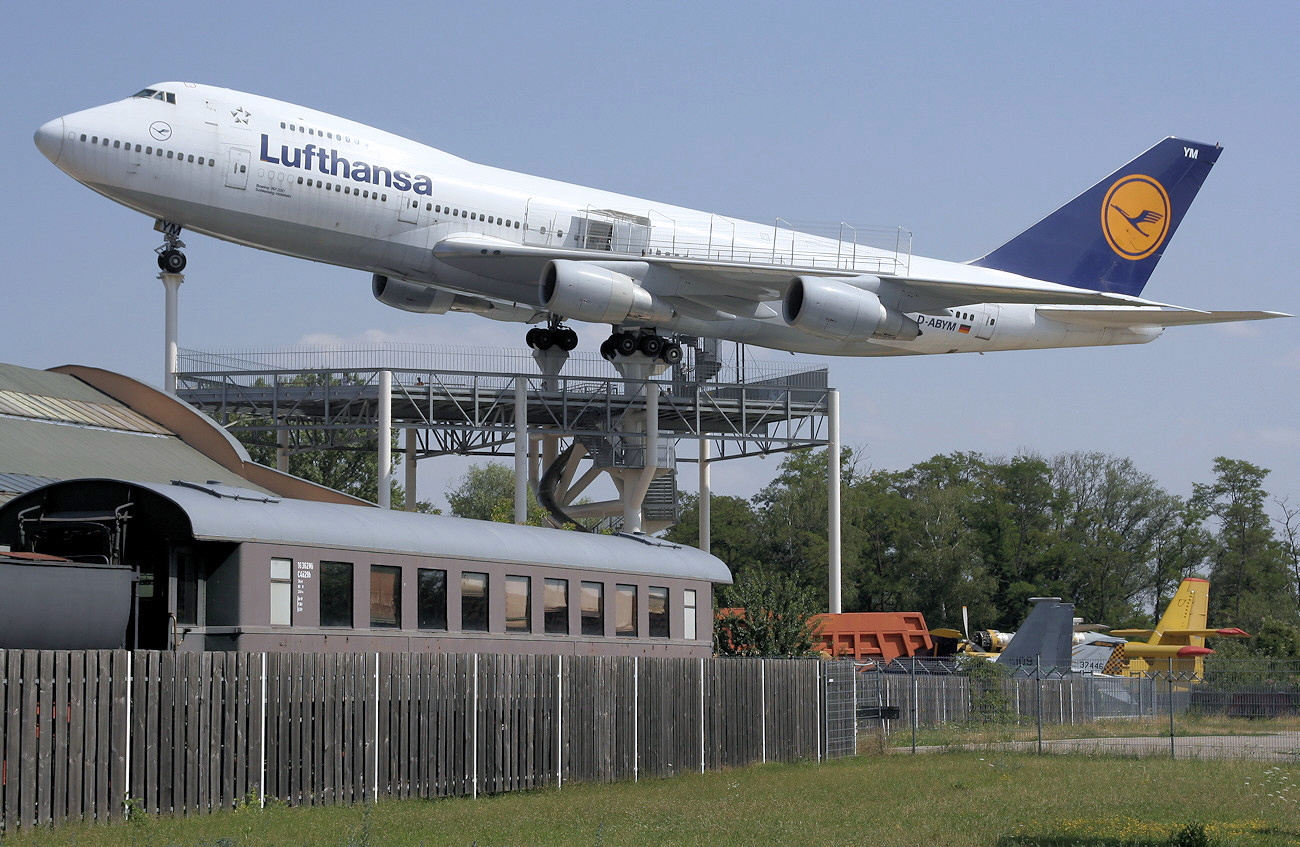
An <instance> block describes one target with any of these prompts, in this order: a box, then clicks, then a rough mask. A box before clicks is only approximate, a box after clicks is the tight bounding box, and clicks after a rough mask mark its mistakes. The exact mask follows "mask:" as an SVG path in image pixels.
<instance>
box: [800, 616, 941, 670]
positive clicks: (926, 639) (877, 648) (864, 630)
mask: <svg viewBox="0 0 1300 847" xmlns="http://www.w3.org/2000/svg"><path fill="white" fill-rule="evenodd" d="M812 623H813V625H814V626H817V627H820V629H821V641H822V646H821V652H822V653H823V654H824V655H826V656H829V657H830V658H833V659H879V660H881V661H882V662H890V661H892V660H894V659H897V658H899V657H900V656H901V657H912V656H929V655H933V652H934V641H933V640H932V639H931V638H930V631H929V628H928V627H927V626H926V625H925V615H923V614H921V613H920V612H841V613H839V614H824V615H815V616H814V617H813V618H812Z"/></svg>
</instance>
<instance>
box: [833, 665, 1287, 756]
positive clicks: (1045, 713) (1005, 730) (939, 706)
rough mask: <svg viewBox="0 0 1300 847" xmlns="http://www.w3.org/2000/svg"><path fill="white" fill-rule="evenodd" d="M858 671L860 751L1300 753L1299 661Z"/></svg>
mask: <svg viewBox="0 0 1300 847" xmlns="http://www.w3.org/2000/svg"><path fill="white" fill-rule="evenodd" d="M854 681H855V684H854V702H855V710H856V718H857V742H858V743H857V747H858V752H860V753H863V752H873V751H911V752H929V751H934V750H945V749H988V748H996V749H1005V750H1022V751H1030V752H1040V753H1059V752H1086V753H1105V754H1110V755H1135V756H1136V755H1159V756H1172V757H1175V758H1248V759H1258V760H1268V761H1297V760H1300V662H1258V663H1245V662H1232V663H1228V662H1223V663H1217V664H1215V663H1207V664H1206V667H1205V671H1204V673H1203V674H1199V675H1198V674H1193V673H1182V674H1180V673H1177V672H1175V673H1169V672H1152V673H1148V674H1146V675H1143V676H1135V677H1117V676H1100V675H1087V674H1073V673H1068V674H1060V673H1055V672H1046V671H1044V672H1039V671H1036V670H1035V669H1033V668H1029V669H1027V670H1024V671H1021V672H1017V673H1009V672H1007V671H1006V670H1005V669H1003V668H1002V667H1001V666H998V665H995V664H992V663H987V662H983V661H982V660H980V661H972V662H957V663H954V662H947V663H936V662H931V661H923V660H915V661H908V660H896V661H894V662H891V663H889V664H880V663H873V662H859V663H856V664H855V665H854Z"/></svg>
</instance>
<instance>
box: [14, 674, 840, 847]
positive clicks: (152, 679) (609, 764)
mask: <svg viewBox="0 0 1300 847" xmlns="http://www.w3.org/2000/svg"><path fill="white" fill-rule="evenodd" d="M0 673H2V674H3V676H2V677H0V704H2V705H3V708H4V713H3V715H0V833H3V832H8V831H12V830H14V829H16V828H18V827H19V826H24V827H26V826H32V825H40V824H48V823H58V822H61V821H67V820H107V819H110V818H114V817H119V816H121V815H123V814H125V813H127V812H128V810H139V811H141V812H147V813H161V814H191V813H201V812H209V811H213V810H217V809H230V808H233V807H234V806H235V805H236V804H237V803H240V802H253V803H259V802H264V801H265V800H266V799H268V798H278V799H280V800H283V801H285V802H288V803H290V804H294V805H329V804H339V803H355V802H359V801H363V800H375V799H378V798H388V797H393V798H398V797H446V796H456V795H468V796H476V795H477V794H479V793H499V792H504V791H516V790H521V789H527V788H532V787H535V786H539V785H543V784H555V785H558V786H563V784H564V783H565V782H568V781H571V780H581V781H609V780H621V779H635V778H637V777H638V776H639V775H642V774H645V775H649V776H669V775H672V774H676V773H680V772H682V771H703V770H709V769H716V768H725V767H736V766H741V765H746V764H751V763H755V762H762V761H791V760H794V759H799V758H812V757H820V756H822V755H823V751H824V750H826V749H827V740H828V736H827V734H826V727H825V725H824V721H823V719H822V708H821V707H822V704H823V701H824V699H825V694H824V690H823V688H824V684H825V683H824V680H823V674H822V669H821V665H820V663H818V662H815V661H806V660H779V659H777V660H773V659H766V660H764V659H722V660H718V659H707V660H700V659H663V658H631V657H560V656H499V655H477V656H476V655H453V654H405V653H366V654H301V653H267V654H261V653H159V652H134V653H128V652H126V651H98V652H94V651H90V652H87V651H76V652H68V651H19V650H10V651H4V650H0ZM847 731H849V732H851V731H852V729H851V726H850V728H849V729H848V730H847ZM830 740H831V742H832V744H831V747H832V749H838V747H837V746H836V745H835V744H834V742H835V740H836V739H833V738H832V739H830ZM841 741H842V739H841ZM839 746H841V747H842V744H841V745H839Z"/></svg>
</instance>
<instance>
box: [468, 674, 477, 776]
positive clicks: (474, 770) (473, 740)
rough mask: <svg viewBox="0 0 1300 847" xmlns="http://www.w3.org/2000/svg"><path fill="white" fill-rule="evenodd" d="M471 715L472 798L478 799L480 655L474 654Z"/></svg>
mask: <svg viewBox="0 0 1300 847" xmlns="http://www.w3.org/2000/svg"><path fill="white" fill-rule="evenodd" d="M470 714H471V715H472V717H471V721H472V722H473V727H474V729H473V731H472V732H470V734H469V735H470V741H471V743H472V744H473V745H474V752H473V755H472V756H471V757H470V761H471V765H470V797H471V798H473V799H478V653H475V654H474V708H473V709H472V710H471V712H470Z"/></svg>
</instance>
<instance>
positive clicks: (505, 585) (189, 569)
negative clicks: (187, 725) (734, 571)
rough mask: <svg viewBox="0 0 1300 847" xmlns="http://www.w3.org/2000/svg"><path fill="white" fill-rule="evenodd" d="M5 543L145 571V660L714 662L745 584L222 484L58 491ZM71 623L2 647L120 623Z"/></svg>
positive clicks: (560, 542) (531, 537) (528, 537)
mask: <svg viewBox="0 0 1300 847" xmlns="http://www.w3.org/2000/svg"><path fill="white" fill-rule="evenodd" d="M0 545H8V546H9V547H10V548H11V549H12V550H14V551H28V552H34V553H42V554H47V555H52V556H58V557H62V558H63V559H67V560H71V561H73V562H83V563H87V562H91V563H107V564H122V565H127V566H130V567H131V568H132V569H133V570H134V572H135V574H136V581H135V588H134V590H133V591H132V592H131V598H130V603H131V610H130V616H129V620H130V622H129V624H128V626H127V629H126V632H124V633H123V639H122V644H123V645H125V646H128V647H136V648H140V649H174V650H185V651H193V650H248V651H295V652H296V651H303V652H317V651H325V652H345V651H346V652H355V651H403V652H405V651H411V652H424V651H439V652H449V653H451V652H455V653H466V652H494V653H566V654H577V655H655V656H691V657H701V656H708V655H711V653H712V627H711V621H712V607H713V586H714V585H715V584H719V583H729V582H730V581H731V574H730V572H729V571H728V569H727V567H726V565H725V564H723V563H722V562H721V561H720V560H719V559H717V558H715V557H713V556H711V555H709V554H707V553H703V552H701V551H699V550H696V549H694V548H690V547H681V546H678V545H674V544H669V543H667V542H664V541H661V540H659V539H655V538H649V537H643V536H626V535H615V536H608V535H595V534H586V533H579V532H567V531H562V530H554V529H543V528H538V527H524V526H515V525H512V524H502V523H494V522H488V521H474V520H466V519H462V518H454V517H445V516H440V515H419V514H409V513H405V512H390V511H383V510H380V509H371V508H366V507H360V506H347V505H340V504H333V503H317V502H309V501H303V500H290V499H280V498H277V497H275V496H272V495H268V494H264V493H261V492H257V491H252V490H249V489H244V488H235V487H232V486H227V485H222V484H220V483H211V482H210V483H202V484H199V483H189V482H173V483H172V484H171V485H162V484H153V483H135V482H126V481H121V480H104V479H96V480H71V481H66V482H59V483H54V484H52V485H48V486H45V487H43V488H40V489H36V490H34V491H31V492H28V493H26V494H24V495H22V496H20V497H18V498H16V499H14V500H13V501H11V502H9V503H7V504H5V506H4V507H3V508H0ZM46 584H47V585H48V583H46ZM11 599H13V600H14V601H15V602H14V603H12V604H11V605H12V606H13V607H14V608H15V609H18V610H21V608H23V606H24V603H23V602H22V601H21V599H20V598H11ZM45 599H46V600H47V601H48V598H45ZM31 606H32V608H48V602H46V603H45V604H43V605H38V604H31ZM66 611H67V615H66V616H62V615H61V616H60V617H59V619H51V618H50V617H49V616H48V614H41V615H39V616H38V615H35V614H33V615H31V616H30V617H31V619H30V620H28V621H26V622H25V623H24V624H23V625H22V626H17V625H15V626H10V627H9V628H8V631H9V632H11V633H14V632H18V633H20V634H17V635H14V634H11V635H10V636H9V640H11V641H13V642H14V643H9V644H0V647H25V648H37V647H42V646H44V645H45V644H46V643H48V642H49V641H50V640H51V638H50V635H51V633H53V632H55V631H58V632H60V633H62V634H63V635H64V636H66V630H67V629H68V628H76V627H78V626H80V625H82V624H84V622H86V621H88V620H90V619H91V617H92V616H94V615H97V614H100V613H108V612H110V611H116V612H118V613H120V611H121V610H110V609H108V608H102V609H97V608H94V607H93V606H91V607H87V608H77V609H72V608H68V609H67V610H66ZM19 642H21V643H19ZM66 642H67V639H66V637H64V638H62V640H61V643H66Z"/></svg>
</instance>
